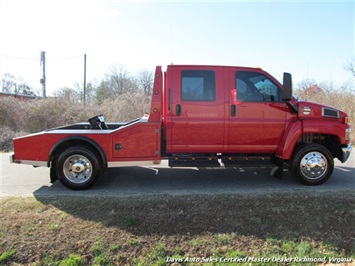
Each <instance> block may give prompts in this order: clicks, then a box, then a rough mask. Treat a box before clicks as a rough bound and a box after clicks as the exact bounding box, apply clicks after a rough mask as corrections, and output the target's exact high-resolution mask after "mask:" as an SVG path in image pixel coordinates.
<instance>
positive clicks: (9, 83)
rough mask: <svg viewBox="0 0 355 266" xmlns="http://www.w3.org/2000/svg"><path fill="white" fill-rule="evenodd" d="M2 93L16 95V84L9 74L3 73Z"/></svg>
mask: <svg viewBox="0 0 355 266" xmlns="http://www.w3.org/2000/svg"><path fill="white" fill-rule="evenodd" d="M1 83H2V92H4V93H16V92H17V82H16V78H15V77H14V76H13V75H12V74H10V73H4V74H3V75H2V80H1Z"/></svg>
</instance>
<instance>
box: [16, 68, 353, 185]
mask: <svg viewBox="0 0 355 266" xmlns="http://www.w3.org/2000/svg"><path fill="white" fill-rule="evenodd" d="M112 108H114V106H113V107H112ZM350 132H351V127H350V124H349V118H348V116H347V114H346V113H344V112H342V111H340V110H336V109H334V108H331V107H327V106H323V105H320V104H316V103H310V102H303V101H299V100H298V99H297V98H296V97H294V96H293V95H292V81H291V75H290V74H288V73H284V76H283V84H280V83H279V82H278V81H277V80H276V79H275V78H273V77H272V76H270V75H269V74H268V73H267V72H265V71H263V70H262V69H260V68H247V67H229V66H188V65H169V66H168V67H167V70H166V71H165V72H163V71H162V68H161V67H160V66H158V67H156V70H155V76H154V86H153V92H152V100H151V106H150V113H149V116H146V117H142V118H138V119H135V120H133V121H130V122H126V123H106V122H105V121H104V118H103V116H97V117H94V118H92V119H89V121H88V122H85V123H78V124H73V125H68V126H63V127H59V128H54V129H49V130H45V131H42V132H39V133H36V134H31V135H28V136H24V137H19V138H15V139H14V141H13V142H14V154H12V155H11V157H10V160H11V161H12V162H14V163H18V164H30V165H33V166H45V167H50V178H51V181H52V182H54V181H56V180H57V179H59V180H60V181H61V182H62V183H63V184H64V185H65V186H67V187H68V188H71V189H87V188H89V187H90V186H91V185H93V184H94V183H95V181H96V180H97V179H98V178H99V177H100V175H101V174H102V173H103V170H104V169H105V168H107V167H122V166H139V165H156V164H159V163H160V161H161V160H162V159H167V160H169V166H171V167H174V166H175V167H176V166H179V167H181V166H196V167H229V166H245V165H253V166H254V165H257V164H263V165H269V164H270V165H274V167H273V168H272V171H271V172H272V174H273V175H275V176H281V175H282V172H283V168H284V167H288V168H289V170H290V171H291V172H292V173H293V174H294V175H295V176H296V177H297V178H298V179H299V181H301V182H302V183H304V184H306V185H319V184H322V183H324V182H325V181H326V180H327V179H328V178H329V177H330V176H331V174H332V172H333V169H334V158H338V159H339V160H340V161H341V162H345V161H346V160H347V159H348V158H349V156H350V153H351V150H352V147H351V145H350Z"/></svg>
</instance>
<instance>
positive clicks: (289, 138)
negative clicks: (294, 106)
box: [276, 120, 303, 160]
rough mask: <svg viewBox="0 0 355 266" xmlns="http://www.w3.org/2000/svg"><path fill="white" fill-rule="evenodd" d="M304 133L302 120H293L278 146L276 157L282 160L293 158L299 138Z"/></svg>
mask: <svg viewBox="0 0 355 266" xmlns="http://www.w3.org/2000/svg"><path fill="white" fill-rule="evenodd" d="M302 133H303V132H302V122H301V121H300V120H295V121H291V122H290V123H289V124H288V126H287V128H286V130H285V133H284V135H283V137H282V139H281V141H280V143H279V145H278V147H277V150H276V157H278V158H280V159H282V160H289V159H291V156H292V153H293V150H294V149H295V146H296V143H297V140H298V139H299V137H300V136H301V135H302Z"/></svg>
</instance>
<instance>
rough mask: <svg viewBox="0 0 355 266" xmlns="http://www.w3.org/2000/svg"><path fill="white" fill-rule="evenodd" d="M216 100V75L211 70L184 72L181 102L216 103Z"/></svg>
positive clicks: (182, 75)
mask: <svg viewBox="0 0 355 266" xmlns="http://www.w3.org/2000/svg"><path fill="white" fill-rule="evenodd" d="M215 99H216V84H215V73H214V71H210V70H183V71H182V74H181V100H183V101H214V100H215Z"/></svg>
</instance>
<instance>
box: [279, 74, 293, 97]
mask: <svg viewBox="0 0 355 266" xmlns="http://www.w3.org/2000/svg"><path fill="white" fill-rule="evenodd" d="M281 99H282V100H283V101H286V102H288V101H290V100H291V99H292V76H291V74H290V73H284V80H283V90H282V92H281Z"/></svg>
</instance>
